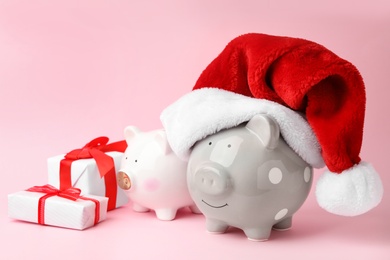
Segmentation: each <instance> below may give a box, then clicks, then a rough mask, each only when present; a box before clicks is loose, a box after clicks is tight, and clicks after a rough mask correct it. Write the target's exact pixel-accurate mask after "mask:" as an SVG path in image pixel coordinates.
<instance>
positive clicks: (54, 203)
mask: <svg viewBox="0 0 390 260" xmlns="http://www.w3.org/2000/svg"><path fill="white" fill-rule="evenodd" d="M80 192H81V191H80V189H77V188H69V189H66V190H63V191H60V190H58V189H56V188H55V187H53V186H51V185H45V186H34V187H32V188H30V189H28V190H26V191H19V192H16V193H12V194H9V195H8V216H9V217H11V218H14V219H18V220H24V221H28V222H33V223H38V224H42V225H50V226H57V227H64V228H72V229H79V230H83V229H86V228H88V227H91V226H93V225H96V224H97V223H98V222H100V221H103V220H104V219H105V218H106V213H107V203H108V198H106V197H101V196H93V195H85V196H80Z"/></svg>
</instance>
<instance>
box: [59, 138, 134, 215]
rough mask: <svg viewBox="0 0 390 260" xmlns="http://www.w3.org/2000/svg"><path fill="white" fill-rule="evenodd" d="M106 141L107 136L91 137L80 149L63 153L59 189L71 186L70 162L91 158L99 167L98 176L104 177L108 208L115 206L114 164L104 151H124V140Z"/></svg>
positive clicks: (125, 145)
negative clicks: (109, 142)
mask: <svg viewBox="0 0 390 260" xmlns="http://www.w3.org/2000/svg"><path fill="white" fill-rule="evenodd" d="M107 143H108V138H107V137H105V136H102V137H98V138H96V139H93V140H92V141H91V142H89V143H87V144H86V145H85V146H84V147H83V148H81V149H75V150H73V151H71V152H69V153H67V154H66V155H65V159H62V160H61V162H60V190H65V189H68V188H71V187H72V180H71V165H72V162H74V161H76V160H79V159H90V158H93V159H94V160H95V161H96V165H97V167H98V169H99V173H100V177H101V178H103V177H104V183H105V186H106V194H105V196H106V197H108V198H109V200H108V210H112V209H115V207H116V194H117V182H116V173H115V164H114V160H113V159H112V157H111V156H109V155H107V154H105V153H106V152H113V151H117V152H122V153H123V152H124V151H125V150H126V147H127V144H126V141H124V140H123V141H119V142H115V143H111V144H107Z"/></svg>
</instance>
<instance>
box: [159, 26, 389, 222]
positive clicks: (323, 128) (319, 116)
mask: <svg viewBox="0 0 390 260" xmlns="http://www.w3.org/2000/svg"><path fill="white" fill-rule="evenodd" d="M365 102H366V95H365V87H364V83H363V80H362V77H361V75H360V73H359V72H358V70H357V69H356V68H355V66H353V65H352V64H351V63H350V62H348V61H346V60H344V59H341V58H340V57H338V56H337V55H335V54H334V53H332V52H331V51H329V50H328V49H326V48H325V47H323V46H321V45H319V44H317V43H314V42H311V41H307V40H304V39H298V38H290V37H279V36H270V35H265V34H254V33H253V34H245V35H242V36H239V37H237V38H235V39H234V40H232V41H231V42H230V43H229V44H228V45H227V46H226V48H225V49H224V50H223V51H222V53H220V54H219V56H218V57H217V58H215V59H214V60H213V61H212V62H211V63H210V64H209V65H208V66H207V68H206V69H205V70H204V71H203V73H202V74H201V76H200V77H199V79H198V81H197V82H196V84H195V87H194V88H193V91H192V92H190V93H188V94H187V95H184V96H183V97H181V98H180V99H179V100H177V101H176V102H174V103H173V104H171V105H170V106H169V107H167V108H166V109H165V110H164V111H163V112H162V114H161V121H162V123H163V126H164V128H165V130H166V132H167V138H168V141H169V143H170V145H171V147H172V150H173V151H174V152H175V153H176V154H177V155H178V156H179V157H181V158H183V159H186V158H188V156H189V154H190V149H191V147H192V146H193V145H194V144H195V143H196V142H197V141H199V140H201V139H203V138H205V137H206V136H208V135H211V134H214V133H216V132H218V131H220V130H222V129H227V128H230V127H234V126H237V125H239V124H241V123H243V122H245V121H249V120H250V119H251V118H252V117H253V116H254V115H255V114H259V113H263V114H268V115H269V116H271V117H273V118H274V119H275V121H277V123H278V124H279V126H280V132H281V135H282V136H283V138H284V139H285V141H286V142H287V144H288V145H289V146H290V147H291V148H292V149H293V150H294V151H295V152H297V153H298V154H299V155H300V156H301V157H302V158H303V159H304V160H305V161H306V162H308V163H309V164H310V165H312V166H313V167H315V168H321V167H323V166H324V163H325V165H326V166H327V168H328V170H327V171H325V172H324V174H323V175H322V176H321V177H320V178H319V180H318V181H317V187H316V196H317V201H318V203H319V205H320V206H321V207H322V208H324V209H325V210H327V211H329V212H331V213H334V214H338V215H344V216H355V215H359V214H363V213H365V212H367V211H369V210H370V209H372V208H374V207H375V206H377V205H378V204H379V203H380V201H381V198H382V194H383V187H382V182H381V179H380V177H379V175H378V174H377V173H376V171H375V169H374V168H373V167H372V166H371V165H370V164H369V163H367V162H363V161H361V159H360V157H359V153H360V149H361V145H362V138H363V124H364V113H365Z"/></svg>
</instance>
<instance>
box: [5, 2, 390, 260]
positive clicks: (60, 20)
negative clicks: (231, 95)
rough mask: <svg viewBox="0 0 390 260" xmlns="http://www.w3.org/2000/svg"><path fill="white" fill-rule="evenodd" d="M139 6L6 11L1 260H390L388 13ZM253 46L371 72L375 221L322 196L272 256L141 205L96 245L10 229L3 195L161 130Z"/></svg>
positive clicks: (184, 215) (115, 214)
mask: <svg viewBox="0 0 390 260" xmlns="http://www.w3.org/2000/svg"><path fill="white" fill-rule="evenodd" d="M138 2H139V3H138ZM138 2H137V1H108V0H107V1H92V0H88V1H87V0H86V1H76V0H74V1H50V0H47V1H39V0H37V1H27V0H20V1H11V0H9V1H6V0H3V1H1V2H0V118H1V123H0V134H1V137H2V139H3V141H2V146H3V148H2V149H1V152H0V158H1V159H0V167H1V172H2V175H1V176H2V178H3V179H2V181H1V184H0V185H1V186H0V199H1V203H0V206H1V207H0V230H1V231H0V238H1V243H2V244H1V249H0V259H48V258H49V257H55V258H56V259H66V258H69V257H72V256H73V257H75V259H122V258H123V259H155V258H156V259H157V258H162V259H221V258H224V259H237V258H242V259H287V258H289V259H390V234H389V233H390V204H389V203H390V202H389V201H390V195H389V193H388V192H387V191H388V189H389V188H390V175H389V174H388V166H387V164H386V163H387V162H388V158H387V157H388V147H390V142H389V138H388V133H389V132H390V124H389V115H388V113H389V111H390V104H389V101H388V96H389V94H390V91H389V88H388V85H389V80H388V77H389V68H390V50H389V46H390V30H389V28H390V4H388V1H385V0H383V1H379V0H378V1H369V2H367V1H338V0H330V1H322V3H316V1H309V0H296V1H288V0H270V1H261V0H254V1H235V2H233V1H222V0H218V1H206V0H204V1H203V0H202V1H200V0H191V1H179V0H172V1H164V2H163V1H155V2H156V3H150V1H138ZM247 32H263V33H268V34H274V35H288V36H294V37H302V38H306V39H309V40H313V41H316V42H318V43H321V44H323V45H325V46H326V47H328V48H329V49H331V50H332V51H334V52H335V53H336V54H338V55H339V56H341V57H343V58H345V59H347V60H349V61H351V62H352V63H353V64H355V65H356V66H357V68H358V69H359V70H360V72H361V74H362V75H363V78H364V80H365V83H366V89H367V111H366V124H365V129H364V131H365V132H364V140H363V147H362V153H361V155H362V158H363V160H366V161H368V162H371V163H372V164H373V165H374V166H375V168H376V169H377V171H378V172H379V173H380V174H381V176H382V181H383V184H384V188H385V195H384V198H383V201H382V203H381V204H380V205H379V206H378V207H377V208H375V209H374V210H372V211H371V212H369V213H367V214H365V215H362V216H359V217H354V218H347V217H338V216H335V215H331V214H329V213H327V212H325V211H323V210H322V209H320V208H319V206H318V205H317V203H316V201H315V194H314V188H313V189H312V192H311V193H310V195H309V198H308V200H307V201H306V202H305V204H304V206H303V207H302V208H301V209H300V211H299V212H298V213H297V214H296V215H295V219H294V223H293V229H292V230H290V231H286V232H276V231H275V232H273V233H272V235H271V239H270V240H269V241H267V242H262V243H256V242H250V241H248V240H247V239H246V238H245V236H244V234H243V233H242V232H241V231H240V230H237V229H231V230H229V231H228V233H227V234H223V235H210V234H207V232H206V231H205V227H204V224H205V223H204V218H203V217H202V216H201V215H193V214H191V213H190V212H189V211H188V210H181V211H180V212H179V214H178V217H177V219H176V220H174V221H171V222H163V221H159V220H157V218H156V217H155V215H154V213H135V212H132V210H131V205H130V204H129V205H127V206H125V207H123V208H120V209H117V210H114V211H111V212H109V213H108V216H107V217H108V218H107V220H106V221H104V222H102V223H100V224H99V225H98V226H96V227H93V228H91V229H88V230H85V231H74V230H67V229H61V228H54V227H45V226H39V225H36V224H29V223H24V222H19V221H14V220H11V219H9V218H8V216H7V197H6V195H7V194H9V193H12V192H16V191H19V190H23V189H26V188H28V187H31V186H34V185H43V184H45V183H46V182H47V170H46V159H47V158H48V157H50V156H53V155H57V154H61V153H64V152H67V151H69V150H71V149H74V148H78V147H80V146H82V145H84V144H85V143H87V142H89V141H90V140H91V139H93V138H95V137H97V136H100V135H106V136H109V137H110V138H111V141H116V140H120V139H123V136H122V132H123V129H124V127H125V126H127V125H136V126H138V127H140V128H141V129H143V130H152V129H155V128H160V127H161V124H160V121H159V115H160V112H161V111H162V109H163V108H165V107H166V106H167V105H169V104H170V103H171V102H173V101H174V100H176V99H177V98H178V97H180V96H181V95H183V94H184V93H187V92H188V91H190V89H191V88H192V86H193V85H194V83H195V81H196V79H197V77H198V76H199V74H200V73H201V71H202V70H203V69H204V68H205V67H206V65H207V64H208V63H209V62H210V61H211V60H212V59H213V58H214V57H216V55H217V54H218V53H219V52H220V51H221V50H222V49H223V47H224V46H225V44H226V43H227V42H228V41H229V40H231V39H232V38H234V37H236V36H237V35H239V34H243V33H247ZM320 174H321V171H317V172H316V179H317V178H318V176H319V175H320ZM316 179H315V181H316ZM40 257H41V258H40Z"/></svg>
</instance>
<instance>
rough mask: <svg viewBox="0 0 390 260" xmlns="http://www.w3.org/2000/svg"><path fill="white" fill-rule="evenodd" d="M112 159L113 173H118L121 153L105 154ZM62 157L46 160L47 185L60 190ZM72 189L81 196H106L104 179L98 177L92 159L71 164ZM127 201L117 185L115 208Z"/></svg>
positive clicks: (98, 174) (94, 162) (97, 171)
mask: <svg viewBox="0 0 390 260" xmlns="http://www.w3.org/2000/svg"><path fill="white" fill-rule="evenodd" d="M106 154H107V155H109V156H111V157H112V158H113V159H114V164H115V172H116V173H118V170H119V169H120V164H121V160H122V156H123V153H121V152H106ZM64 156H65V155H64V154H63V155H58V156H54V157H50V158H48V160H47V165H48V183H49V184H50V185H53V186H54V187H56V188H57V189H59V188H60V162H61V160H62V159H64ZM71 180H72V187H75V188H79V189H81V191H82V194H92V195H96V196H106V185H105V182H104V178H101V177H100V173H99V170H98V168H97V165H96V161H95V160H94V159H92V158H91V159H79V160H75V161H73V162H72V165H71ZM128 201H129V199H128V197H127V195H126V193H125V191H124V190H122V189H121V188H119V187H118V185H117V196H116V207H117V208H118V207H120V206H123V205H125V204H126V203H127V202H128Z"/></svg>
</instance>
